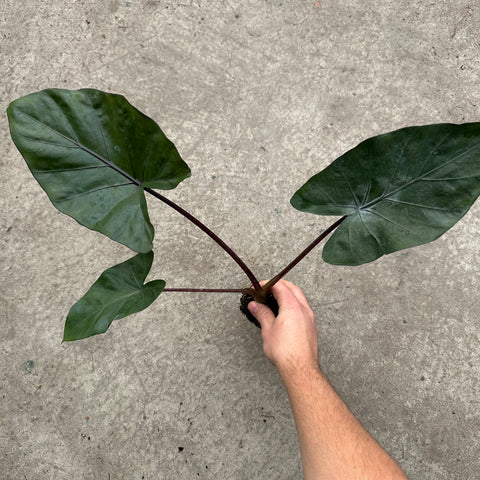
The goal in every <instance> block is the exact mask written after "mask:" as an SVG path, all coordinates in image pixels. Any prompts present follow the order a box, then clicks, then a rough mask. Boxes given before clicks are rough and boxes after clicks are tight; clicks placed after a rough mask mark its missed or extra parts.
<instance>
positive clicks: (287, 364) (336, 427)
mask: <svg viewBox="0 0 480 480" xmlns="http://www.w3.org/2000/svg"><path fill="white" fill-rule="evenodd" d="M272 293H273V294H274V296H275V298H276V299H277V301H278V304H279V314H278V316H277V317H275V316H274V315H273V313H272V312H271V310H270V309H269V308H268V307H266V306H265V305H259V304H257V303H255V302H251V303H250V304H249V310H250V312H251V313H252V314H253V315H254V316H255V317H256V318H257V320H258V321H259V322H260V324H261V326H262V338H263V349H264V352H265V355H266V356H267V358H268V359H269V360H270V361H271V362H272V363H273V364H274V365H275V367H276V368H277V370H278V372H279V373H280V376H281V378H282V381H283V383H284V385H285V388H286V391H287V394H288V398H289V400H290V405H291V408H292V412H293V417H294V420H295V425H296V428H297V435H298V440H299V444H300V451H301V454H302V465H303V473H304V477H305V480H406V478H407V477H406V476H405V474H404V473H403V472H402V470H401V469H400V467H399V466H398V465H397V464H396V463H395V462H394V461H393V460H392V458H391V457H390V456H389V455H388V454H387V453H386V452H385V450H384V449H383V448H382V447H381V446H380V445H379V444H378V443H377V442H376V441H375V440H374V439H373V438H372V437H371V436H370V435H369V434H368V432H367V431H366V430H365V429H364V428H363V427H362V425H361V424H360V423H359V421H358V420H357V419H356V418H355V417H354V415H353V414H352V413H351V412H350V410H349V409H348V407H347V406H346V405H345V403H344V402H343V401H342V400H341V398H340V397H339V396H338V394H337V393H336V392H335V390H334V389H333V387H332V386H331V385H330V383H329V382H328V380H327V378H326V377H325V375H324V374H323V373H322V372H321V370H320V368H319V366H318V347H317V328H316V326H315V319H314V315H313V312H312V310H311V308H310V306H309V305H308V302H307V300H306V298H305V295H304V294H303V292H302V291H301V290H300V288H298V287H296V286H295V285H293V284H292V283H290V282H287V281H285V280H281V281H280V282H278V283H277V284H276V285H275V286H274V287H273V289H272Z"/></svg>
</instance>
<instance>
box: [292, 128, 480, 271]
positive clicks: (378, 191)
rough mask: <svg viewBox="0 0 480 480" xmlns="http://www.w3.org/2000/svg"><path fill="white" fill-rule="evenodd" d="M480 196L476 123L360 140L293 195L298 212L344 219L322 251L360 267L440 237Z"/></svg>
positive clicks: (479, 133) (327, 256)
mask: <svg viewBox="0 0 480 480" xmlns="http://www.w3.org/2000/svg"><path fill="white" fill-rule="evenodd" d="M479 194H480V123H470V124H464V125H452V124H438V125H427V126H422V127H408V128H403V129H401V130H396V131H394V132H391V133H387V134H384V135H379V136H377V137H373V138H370V139H368V140H365V141H364V142H362V143H360V144H359V145H358V146H356V147H355V148H353V149H352V150H350V151H348V152H347V153H345V154H344V155H342V156H341V157H340V158H338V159H337V160H335V161H334V162H333V163H332V164H331V165H329V166H328V167H327V168H326V169H325V170H323V171H321V172H320V173H318V174H317V175H315V176H313V177H312V178H311V179H310V180H308V182H307V183H306V184H305V185H303V187H301V188H300V189H299V190H298V191H297V192H296V193H295V195H294V196H293V197H292V199H291V203H292V205H293V206H294V207H295V208H297V209H298V210H302V211H305V212H311V213H315V214H317V215H348V217H347V218H346V219H345V220H344V221H343V223H342V224H341V225H340V226H339V227H338V229H337V230H335V232H334V233H333V235H332V236H331V238H330V239H329V240H328V242H327V243H326V245H325V247H324V249H323V258H324V260H325V261H326V262H329V263H332V264H336V265H359V264H362V263H366V262H371V261H373V260H375V259H377V258H379V257H381V256H382V255H384V254H387V253H391V252H395V251H397V250H401V249H404V248H408V247H413V246H415V245H421V244H424V243H427V242H431V241H433V240H435V239H437V238H438V237H439V236H440V235H442V234H443V233H444V232H446V231H447V230H448V229H449V228H451V227H452V226H453V225H454V224H455V223H456V222H457V221H458V220H460V218H462V217H463V215H465V213H466V212H467V211H468V209H469V208H470V206H471V205H472V204H473V202H474V201H475V200H476V198H477V197H478V195H479Z"/></svg>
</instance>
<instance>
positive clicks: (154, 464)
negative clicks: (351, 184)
mask: <svg viewBox="0 0 480 480" xmlns="http://www.w3.org/2000/svg"><path fill="white" fill-rule="evenodd" d="M479 27H480V2H479V1H478V0H476V1H475V0H473V1H472V0H470V1H468V2H467V1H463V0H460V1H455V2H416V1H415V2H414V1H411V0H406V1H403V2H399V1H392V0H383V1H374V0H365V1H363V2H357V1H353V0H346V1H342V2H333V1H329V2H327V1H323V0H321V1H319V2H314V1H307V2H298V1H289V0H282V1H277V0H268V1H267V0H265V1H260V0H251V1H248V2H238V1H237V2H233V1H231V0H227V1H219V0H212V1H209V2H207V1H204V0H183V1H166V0H149V1H140V0H130V1H129V2H125V1H120V0H109V1H104V2H98V1H94V0H81V1H80V0H67V1H62V2H60V1H46V0H36V1H33V0H24V1H23V2H18V1H14V0H3V2H2V3H1V5H0V39H1V43H0V45H1V56H0V71H1V81H0V106H1V111H2V112H4V111H5V108H6V107H7V105H8V103H9V102H10V101H12V100H14V99H15V98H18V97H20V96H22V95H25V94H27V93H29V92H32V91H36V90H39V89H43V88H47V87H63V88H70V89H76V88H81V87H93V88H98V89H102V90H107V91H112V92H116V93H121V94H123V95H125V96H126V97H127V98H128V99H129V100H130V101H131V103H133V104H134V105H135V106H137V107H138V108H139V109H141V110H142V111H144V112H145V113H147V114H148V115H149V116H151V117H152V118H154V119H155V120H156V121H157V122H158V123H159V125H160V126H161V127H162V128H163V129H164V131H165V132H166V134H167V135H168V136H169V137H170V138H171V139H172V140H173V141H174V142H175V144H176V146H177V147H178V149H179V151H180V152H181V154H182V156H183V158H184V159H185V160H186V162H187V163H188V164H189V165H190V167H191V168H192V172H193V176H192V178H191V179H189V180H187V181H185V182H184V183H182V184H181V186H180V187H179V188H178V189H177V190H175V191H171V192H168V194H167V195H168V196H169V197H170V198H172V199H174V200H175V201H178V202H179V203H180V204H181V205H182V206H183V207H184V208H186V209H187V210H190V211H192V212H193V213H194V214H196V215H198V217H199V218H200V219H201V220H203V221H204V222H205V223H206V224H207V225H209V226H210V227H211V228H212V229H213V230H214V231H216V232H217V233H218V234H219V235H220V236H221V237H222V238H224V240H226V241H227V243H229V244H231V245H232V246H233V247H234V248H235V249H236V251H237V252H238V253H239V254H240V255H241V256H242V257H243V258H244V259H245V261H246V262H247V263H248V264H249V265H250V266H251V268H252V269H253V270H254V272H255V273H256V274H257V275H258V276H259V277H261V278H267V277H271V276H273V275H274V274H275V273H277V272H278V271H279V270H280V269H281V268H283V266H284V265H285V264H286V263H287V262H288V261H289V260H290V259H291V258H293V256H295V255H296V254H297V253H298V252H299V251H300V250H301V249H302V248H303V247H305V246H306V245H307V244H308V243H309V242H310V241H311V240H313V239H314V238H315V237H316V236H317V235H318V232H319V231H320V229H322V228H325V227H326V226H327V225H329V224H330V223H331V220H332V219H329V218H322V217H316V216H313V215H309V214H304V213H300V212H297V211H295V210H294V209H293V208H291V207H290V206H289V199H290V197H291V195H292V194H293V192H294V191H295V190H296V189H297V188H298V187H299V186H300V185H302V184H303V183H304V182H305V181H306V180H307V179H308V178H309V177H310V176H311V175H312V174H314V173H316V172H318V171H319V170H320V169H322V168H324V167H325V166H326V165H328V164H329V163H330V162H331V161H333V160H334V159H335V158H336V157H338V156H339V155H340V154H342V153H343V152H344V151H346V150H348V149H350V148H352V147H353V146H355V145H356V144H357V143H358V142H359V141H361V140H363V139H365V138H367V137H370V136H372V135H375V134H379V133H383V132H387V131H391V130H394V129H397V128H400V127H403V126H407V125H417V124H428V123H440V122H453V123H461V122H470V121H479V120H480V108H479V107H480V89H479V72H480V35H479ZM0 135H1V136H0V168H1V174H0V189H1V190H0V192H1V197H0V199H1V210H0V232H1V235H0V261H1V263H0V272H1V273H0V282H1V283H0V328H1V331H2V334H1V354H0V375H1V379H2V381H1V382H0V395H1V397H0V477H1V478H3V479H6V480H10V479H11V480H20V479H26V480H32V479H33V480H36V479H39V480H43V479H79V480H80V479H82V480H83V479H95V480H97V479H102V480H116V479H138V480H140V479H168V480H170V479H193V478H199V479H213V478H219V479H235V480H237V479H239V480H241V479H248V480H251V479H262V480H263V479H278V480H284V479H295V478H301V463H300V456H299V451H298V446H297V440H296V434H295V428H294V424H293V421H292V417H291V413H290V410H289V405H288V401H287V398H286V395H285V393H284V390H283V387H282V385H281V382H280V379H279V377H278V375H277V374H276V371H275V370H274V368H273V367H272V366H271V365H270V364H269V363H268V361H266V359H265V358H264V356H263V353H262V347H261V339H260V337H259V331H258V330H257V329H256V328H255V327H253V326H252V325H251V324H249V323H248V322H246V321H245V320H244V319H243V318H242V317H241V315H240V314H239V312H238V311H237V303H238V298H237V297H236V296H235V295H232V294H215V295H213V294H212V295H208V294H204V295H203V296H202V295H199V294H190V295H187V294H178V293H164V294H162V295H161V296H160V297H159V299H158V300H157V302H156V303H155V304H154V305H153V306H152V307H150V308H149V309H148V310H146V311H144V312H142V313H140V314H137V315H135V316H133V317H129V318H128V319H125V320H121V321H118V322H115V324H114V325H113V326H112V327H111V329H110V330H109V332H108V333H107V334H105V335H101V336H97V337H94V338H91V339H88V340H84V341H80V342H77V343H70V344H63V345H62V344H61V338H62V332H63V322H64V318H65V316H66V314H67V312H68V310H69V308H70V306H71V305H72V304H73V303H74V302H75V301H76V300H77V299H78V298H79V297H80V296H81V295H83V293H84V292H85V291H86V289H87V288H88V287H89V286H90V285H91V284H92V283H93V282H94V280H95V279H96V278H97V277H98V276H99V274H100V273H101V272H102V271H103V270H104V269H105V268H107V267H109V266H111V265H113V264H116V263H119V262H120V261H123V260H125V259H127V258H129V257H130V256H131V252H130V251H129V250H128V249H127V248H125V247H122V246H121V245H118V244H115V243H114V242H112V241H110V240H108V239H107V238H106V237H104V236H102V235H100V234H97V233H94V232H91V231H88V230H87V229H85V228H83V227H81V226H79V225H78V224H77V223H76V222H75V221H73V220H71V219H70V218H68V217H66V216H65V215H61V214H60V213H58V212H57V210H56V209H55V208H54V207H53V206H52V205H51V204H50V202H49V200H48V199H47V197H46V195H45V194H44V193H43V191H42V190H41V188H40V187H39V185H38V184H37V183H36V182H35V180H34V179H33V177H32V176H31V174H30V173H29V171H28V169H27V167H26V164H25V163H24V161H23V160H22V158H21V157H20V154H19V153H18V152H17V150H16V149H15V147H14V146H13V143H12V142H11V140H10V136H9V133H8V125H7V120H6V116H5V115H3V114H2V116H1V117H0ZM150 207H151V217H152V221H153V223H154V225H156V226H157V234H156V240H155V249H156V261H155V264H154V271H153V272H152V275H151V278H163V279H164V280H166V282H167V284H168V286H170V287H188V286H196V287H232V288H238V287H243V286H245V285H248V280H247V279H246V278H245V277H244V275H243V273H242V272H241V271H240V270H239V269H238V268H237V267H236V266H235V264H234V263H233V262H232V261H231V260H230V259H229V257H227V256H225V255H224V254H223V253H222V252H221V251H220V250H218V249H217V248H216V247H215V245H214V244H213V243H212V242H211V241H210V240H209V239H208V238H207V237H204V235H203V234H202V233H201V232H200V231H197V230H196V229H195V228H194V227H193V226H192V225H190V224H189V223H188V222H186V221H185V220H183V218H182V217H180V216H178V214H177V213H175V212H174V211H169V210H168V209H166V207H164V206H163V205H161V204H155V202H150ZM479 238H480V203H479V202H477V204H476V205H474V206H473V208H472V209H471V210H470V212H469V213H468V214H467V215H466V216H465V217H464V218H463V219H462V220H461V222H460V223H458V224H457V225H456V226H455V227H454V228H453V229H452V230H450V231H449V232H448V233H447V234H446V235H444V236H443V237H442V238H441V239H439V240H437V241H436V242H434V243H431V244H428V245H425V246H422V247H417V248H414V249H411V250H406V251H403V252H398V253H396V254H392V255H390V256H388V257H384V258H382V259H381V260H379V261H377V262H375V263H372V264H368V265H364V266H360V267H334V266H330V265H327V264H324V263H323V262H322V261H321V251H320V249H317V250H315V251H314V252H313V253H312V254H311V256H310V257H309V260H308V261H304V262H303V263H301V264H300V265H298V266H297V267H296V268H295V269H294V270H293V271H292V272H291V274H290V275H289V276H288V278H289V279H290V280H291V281H293V282H295V283H297V284H298V285H299V286H301V287H302V288H303V289H304V291H305V293H306V295H307V297H308V298H309V300H310V302H311V304H312V306H313V309H314V310H315V312H316V316H317V323H318V327H319V333H320V336H319V346H320V356H321V365H322V368H323V369H324V371H325V372H326V374H327V375H328V376H329V378H330V379H331V381H332V383H333V384H334V386H335V387H336V388H337V390H338V391H339V393H340V394H341V396H342V397H343V398H344V400H345V401H346V403H347V404H348V405H349V407H350V408H351V409H352V410H353V412H354V413H355V414H356V415H357V416H358V418H359V419H360V420H361V421H362V423H363V424H364V425H365V426H366V428H367V429H368V430H369V431H370V432H371V433H372V434H373V435H374V436H375V438H377V439H378V440H379V442H380V443H381V444H382V445H384V446H385V448H386V449H387V450H388V451H389V452H390V453H391V454H392V455H393V457H394V458H395V459H397V460H398V461H399V463H400V464H401V465H402V467H403V468H404V469H405V471H406V472H407V474H408V475H409V478H411V479H421V480H442V479H445V480H447V479H448V480H454V479H458V480H474V479H477V480H478V479H480V455H479V450H480V416H479V408H480V381H479V377H480V348H479V340H480V337H479V332H480V325H479V324H480V318H479V317H480V315H479V311H480V299H479V285H480V284H479V271H480V257H479V255H478V252H479V244H480V243H479Z"/></svg>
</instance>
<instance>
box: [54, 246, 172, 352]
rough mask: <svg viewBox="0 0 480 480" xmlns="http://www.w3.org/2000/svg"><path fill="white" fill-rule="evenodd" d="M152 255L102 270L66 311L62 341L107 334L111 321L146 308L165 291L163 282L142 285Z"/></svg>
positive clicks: (151, 253) (150, 264)
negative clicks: (67, 311) (81, 295)
mask: <svg viewBox="0 0 480 480" xmlns="http://www.w3.org/2000/svg"><path fill="white" fill-rule="evenodd" d="M152 262H153V252H148V253H139V254H138V255H135V257H133V258H131V259H130V260H127V261H126V262H123V263H120V264H119V265H115V266H114V267H111V268H109V269H107V270H105V271H104V272H103V273H102V274H101V275H100V277H99V278H98V280H97V281H96V282H95V283H94V284H93V285H92V286H91V287H90V289H89V290H88V292H87V293H86V294H85V295H84V296H83V297H82V298H81V299H80V300H79V301H78V302H77V303H75V305H73V307H72V308H71V309H70V312H69V313H68V316H67V320H66V322H65V331H64V336H63V341H64V342H69V341H72V340H80V339H81V338H87V337H91V336H92V335H97V334H99V333H104V332H106V331H107V329H108V327H109V326H110V324H111V323H112V322H113V321H114V320H118V319H120V318H123V317H126V316H127V315H131V314H132V313H137V312H140V311H142V310H144V309H145V308H147V307H148V306H150V305H151V304H152V303H153V302H154V301H155V300H156V299H157V297H158V296H159V295H160V293H161V292H162V290H163V289H164V288H165V282H164V281H163V280H153V281H152V282H148V283H146V284H145V285H144V284H143V282H144V281H145V278H146V277H147V275H148V272H149V271H150V268H151V266H152Z"/></svg>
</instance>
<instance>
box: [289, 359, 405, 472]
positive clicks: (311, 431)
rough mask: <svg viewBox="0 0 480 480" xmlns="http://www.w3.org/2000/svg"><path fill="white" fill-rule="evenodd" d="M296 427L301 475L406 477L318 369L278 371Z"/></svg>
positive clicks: (306, 368)
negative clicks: (301, 467) (302, 472)
mask: <svg viewBox="0 0 480 480" xmlns="http://www.w3.org/2000/svg"><path fill="white" fill-rule="evenodd" d="M280 374H281V376H282V380H283V381H284V384H285V387H286V390H287V393H288V397H289V399H290V404H291V407H292V411H293V415H294V419H295V425H296V427H297V433H298V439H299V443H300V450H301V454H302V464H303V471H304V477H305V480H324V479H325V480H377V479H378V480H405V479H406V476H405V474H404V473H403V472H402V470H401V469H400V467H399V466H398V465H397V464H396V463H395V462H394V461H393V460H392V459H391V457H390V456H389V455H388V454H387V453H386V452H385V450H384V449H383V448H382V447H380V445H378V443H377V442H376V441H375V440H374V439H373V438H372V437H371V436H370V435H369V434H368V433H367V431H366V430H365V429H364V428H363V427H362V426H361V424H360V423H359V422H358V420H357V419H356V418H355V417H354V416H353V414H352V413H351V412H350V410H349V409H348V407H347V406H346V405H345V403H344V402H343V401H342V400H341V399H340V397H339V396H338V395H337V393H336V392H335V390H334V389H333V387H332V386H331V385H330V383H329V382H328V380H327V379H326V377H325V376H324V375H323V374H322V373H321V371H320V369H318V368H314V367H305V368H300V369H296V370H295V371H283V372H280Z"/></svg>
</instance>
